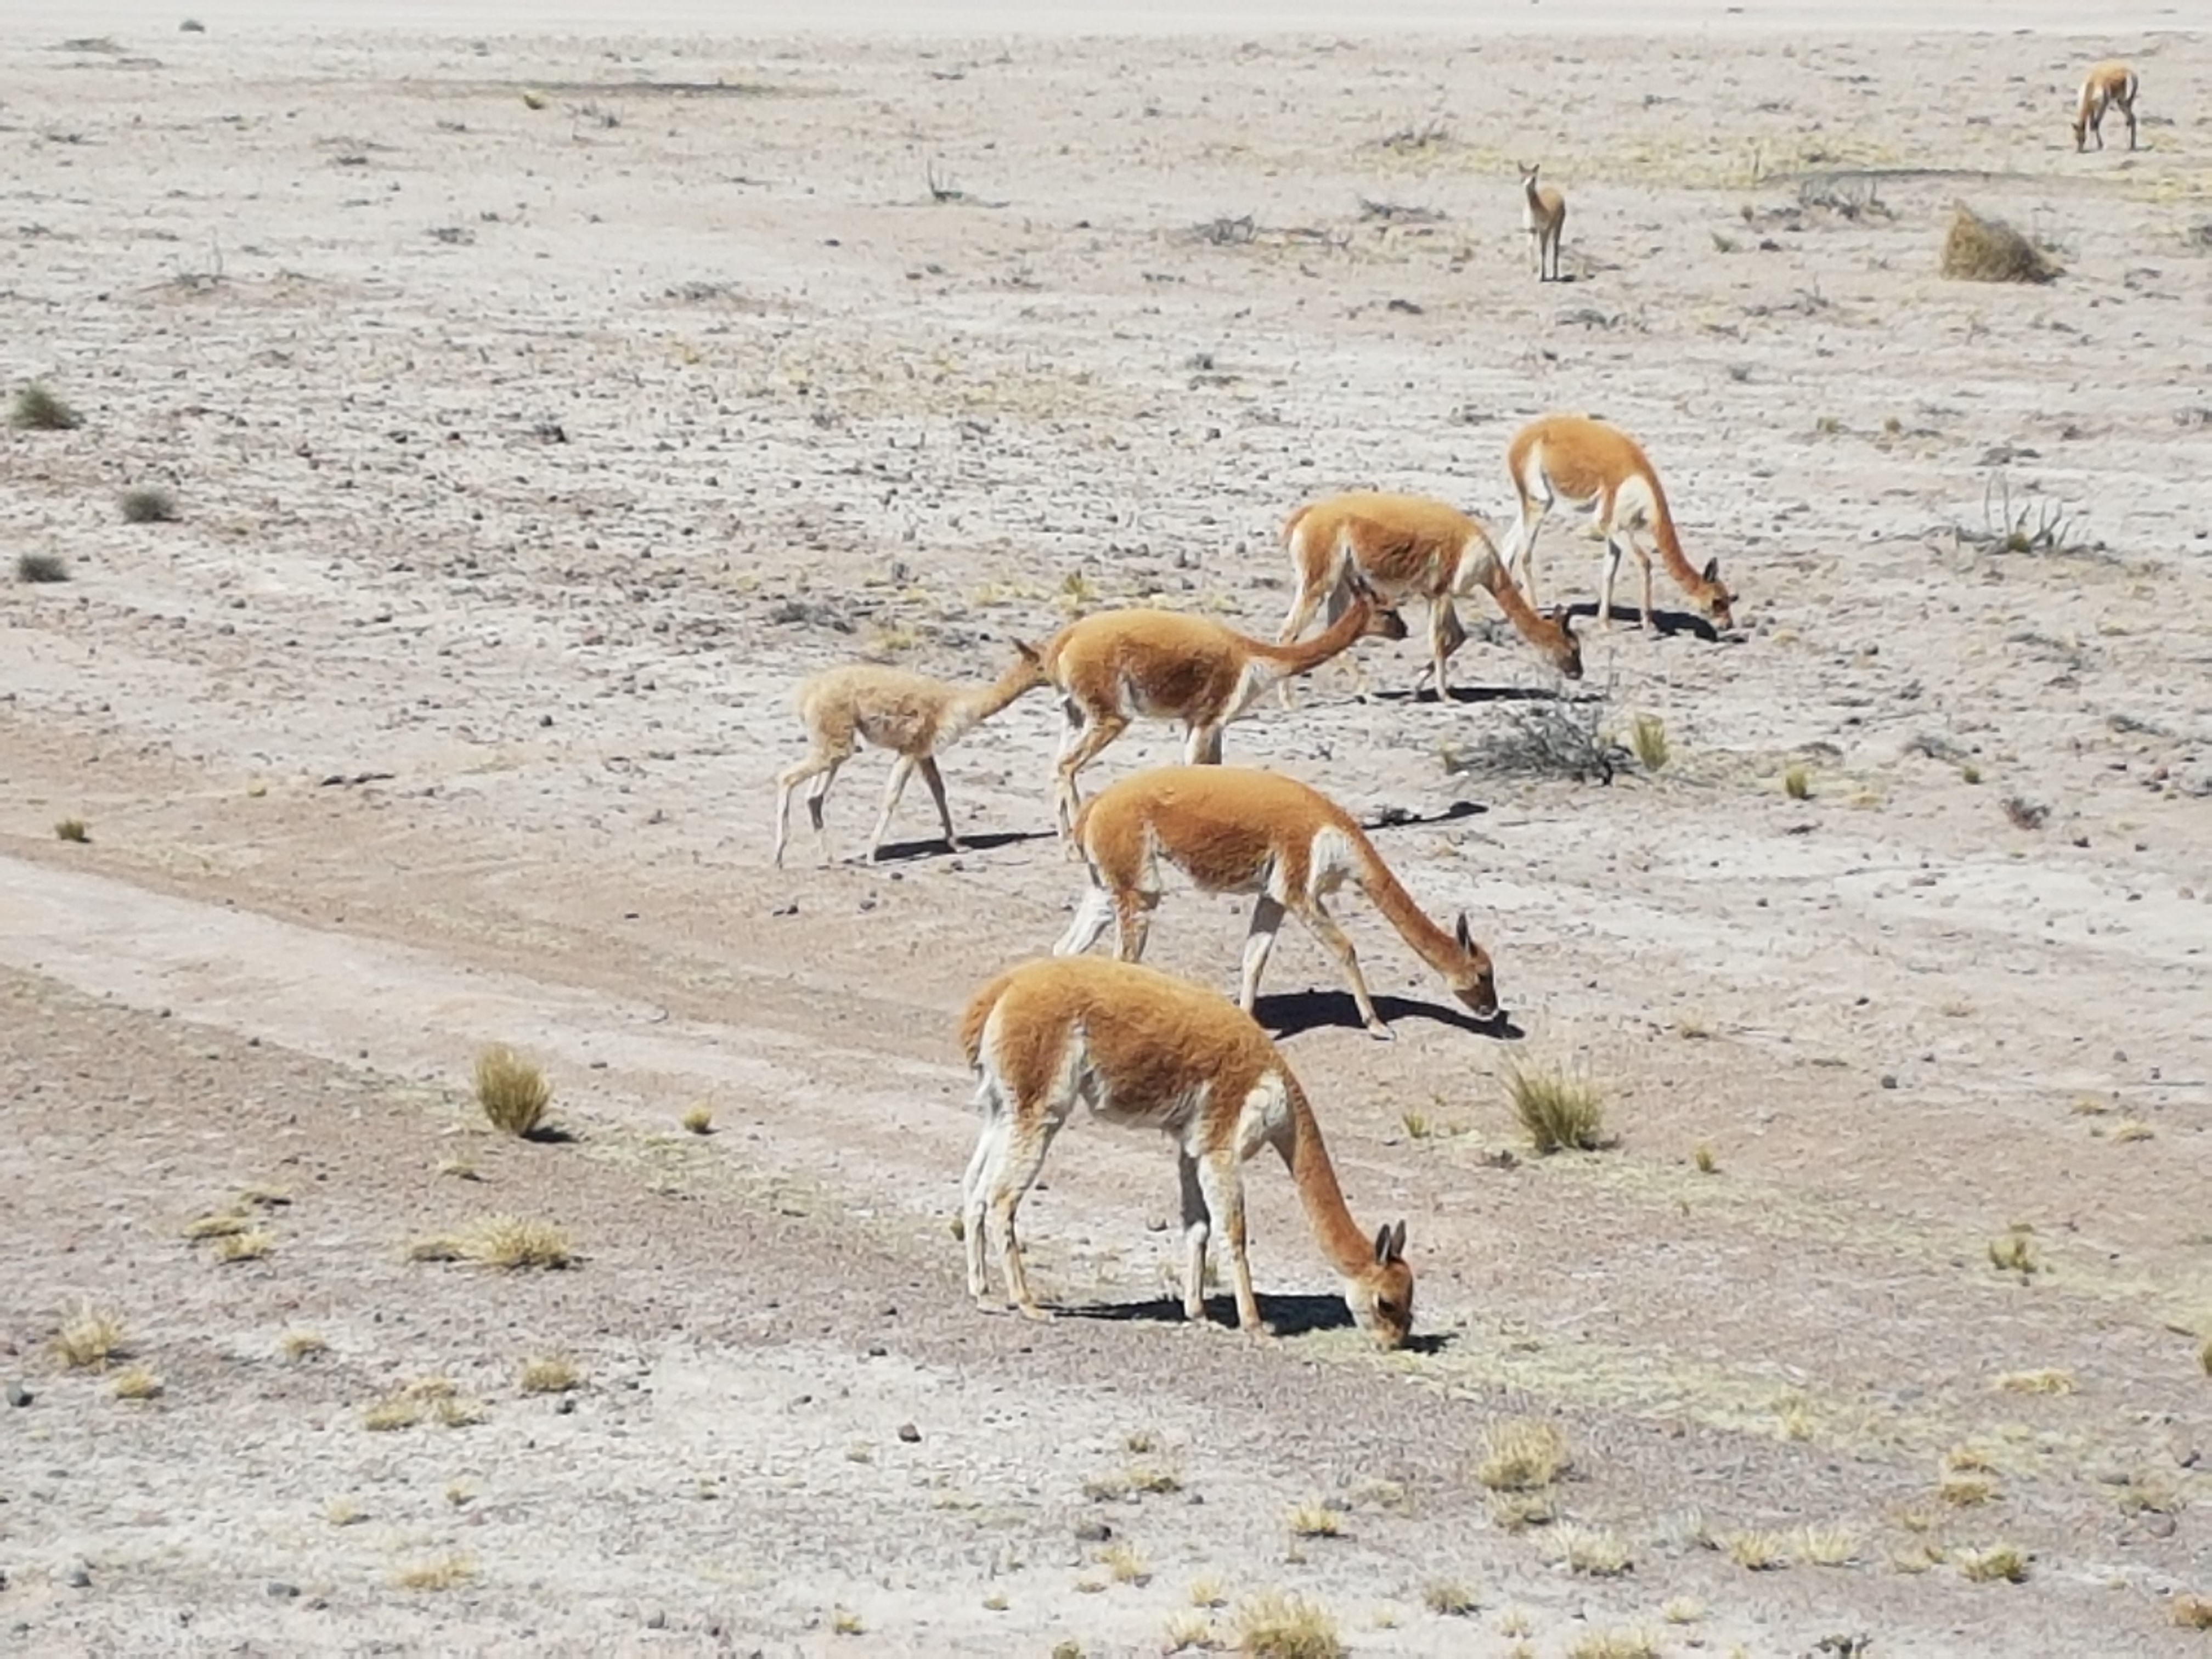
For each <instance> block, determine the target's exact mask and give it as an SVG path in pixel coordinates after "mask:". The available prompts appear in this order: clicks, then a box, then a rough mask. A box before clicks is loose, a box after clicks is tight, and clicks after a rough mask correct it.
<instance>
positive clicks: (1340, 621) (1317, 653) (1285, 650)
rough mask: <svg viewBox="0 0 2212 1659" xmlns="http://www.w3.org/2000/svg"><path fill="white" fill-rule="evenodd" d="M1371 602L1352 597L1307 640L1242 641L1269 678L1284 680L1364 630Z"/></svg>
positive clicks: (1340, 648)
mask: <svg viewBox="0 0 2212 1659" xmlns="http://www.w3.org/2000/svg"><path fill="white" fill-rule="evenodd" d="M1373 615H1374V606H1373V605H1372V604H1371V603H1370V601H1368V600H1365V599H1354V600H1353V601H1352V605H1351V606H1350V608H1349V609H1347V610H1346V611H1345V613H1344V614H1343V615H1342V616H1341V617H1338V618H1337V619H1336V620H1335V621H1334V622H1333V623H1330V624H1329V625H1328V627H1327V628H1326V629H1322V631H1321V632H1320V633H1318V634H1316V635H1314V636H1313V638H1311V639H1310V640H1304V641H1300V642H1299V643H1297V644H1296V645H1269V644H1268V643H1267V641H1264V640H1248V641H1245V643H1246V645H1247V646H1248V647H1249V649H1250V651H1251V653H1252V655H1253V657H1254V658H1255V659H1257V660H1258V661H1259V662H1261V663H1262V664H1264V665H1265V668H1266V672H1267V675H1268V677H1269V678H1273V679H1279V680H1286V679H1288V678H1290V677H1291V675H1293V674H1303V673H1305V672H1306V671H1308V670H1310V669H1315V668H1318V667H1320V666H1321V665H1322V664H1323V663H1325V662H1327V661H1328V659H1330V658H1331V657H1334V656H1335V655H1336V654H1337V653H1339V652H1340V651H1343V650H1346V649H1347V648H1348V647H1350V646H1351V645H1352V642H1353V641H1356V640H1358V638H1359V636H1360V635H1362V634H1364V633H1365V632H1366V631H1367V623H1368V621H1369V619H1370V617H1372V616H1373Z"/></svg>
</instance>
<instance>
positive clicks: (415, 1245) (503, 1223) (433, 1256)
mask: <svg viewBox="0 0 2212 1659" xmlns="http://www.w3.org/2000/svg"><path fill="white" fill-rule="evenodd" d="M407 1259H408V1260H409V1261H473V1262H476V1263H477V1265H478V1266H480V1267H501V1268H506V1269H508V1270H513V1269H517V1268H522V1267H543V1268H548V1269H550V1268H557V1267H568V1266H569V1265H571V1264H572V1263H573V1262H574V1261H575V1259H576V1258H575V1255H574V1251H573V1250H572V1249H570V1248H569V1244H568V1234H566V1233H565V1232H563V1231H561V1229H560V1228H558V1227H556V1226H555V1225H553V1224H552V1223H551V1222H550V1221H539V1220H537V1219H534V1218H530V1217H526V1216H514V1215H487V1216H480V1217H478V1218H477V1219H476V1220H474V1221H471V1222H470V1223H469V1224H468V1225H466V1226H465V1227H462V1228H461V1229H459V1231H455V1232H451V1233H437V1234H433V1235H431V1236H429V1237H424V1238H418V1239H415V1240H413V1241H412V1242H411V1243H409V1245H408V1246H407Z"/></svg>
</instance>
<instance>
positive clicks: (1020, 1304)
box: [986, 1110, 1060, 1319]
mask: <svg viewBox="0 0 2212 1659" xmlns="http://www.w3.org/2000/svg"><path fill="white" fill-rule="evenodd" d="M1009 1121H1010V1123H1011V1126H1012V1127H1010V1128H1009V1130H1008V1132H1007V1134H1006V1139H1005V1142H1004V1146H1003V1150H1002V1151H1001V1152H1000V1156H999V1157H997V1158H994V1160H993V1167H992V1169H991V1170H990V1173H989V1176H988V1178H987V1185H988V1188H989V1197H988V1200H987V1206H986V1211H987V1215H988V1217H989V1220H990V1227H991V1235H992V1243H994V1244H996V1245H997V1246H998V1247H999V1266H1000V1272H1001V1273H1004V1274H1005V1276H1006V1294H1007V1295H1008V1296H1009V1297H1012V1298H1013V1304H1014V1305H1015V1306H1016V1307H1017V1308H1019V1309H1020V1310H1022V1311H1023V1312H1024V1314H1027V1315H1028V1316H1030V1318H1031V1319H1048V1318H1050V1317H1051V1316H1050V1315H1049V1314H1048V1313H1046V1312H1045V1310H1043V1309H1042V1308H1041V1307H1039V1306H1038V1305H1037V1299H1036V1296H1035V1294H1034V1293H1032V1292H1031V1291H1030V1279H1029V1274H1028V1273H1026V1272H1024V1269H1023V1267H1022V1247H1021V1245H1020V1244H1019V1243H1018V1242H1017V1241H1016V1239H1015V1237H1014V1212H1015V1211H1016V1210H1018V1208H1020V1207H1021V1202H1022V1199H1023V1197H1024V1195H1025V1194H1027V1193H1028V1192H1029V1189H1030V1187H1032V1186H1033V1185H1035V1184H1036V1178H1037V1171H1038V1170H1042V1169H1043V1168H1044V1155H1045V1152H1047V1150H1048V1149H1049V1148H1050V1146H1052V1137H1053V1133H1054V1131H1055V1130H1056V1129H1058V1128H1059V1127H1060V1125H1059V1123H1058V1121H1056V1120H1054V1119H1053V1118H1051V1117H1040V1118H1038V1119H1036V1120H1034V1121H1030V1122H1024V1121H1023V1114H1022V1113H1020V1112H1019V1111H1018V1110H1017V1111H1014V1112H1012V1113H1010V1114H1009Z"/></svg>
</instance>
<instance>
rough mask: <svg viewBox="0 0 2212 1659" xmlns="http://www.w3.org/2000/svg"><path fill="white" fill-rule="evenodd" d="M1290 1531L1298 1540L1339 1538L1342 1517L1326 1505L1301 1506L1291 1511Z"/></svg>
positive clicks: (1341, 1531) (1342, 1527)
mask: <svg viewBox="0 0 2212 1659" xmlns="http://www.w3.org/2000/svg"><path fill="white" fill-rule="evenodd" d="M1291 1532H1292V1533H1293V1534H1296V1535H1297V1536H1298V1537H1300V1538H1336V1537H1340V1536H1341V1535H1342V1534H1343V1532H1344V1517H1343V1516H1340V1515H1339V1514H1338V1513H1337V1512H1336V1511H1335V1510H1333V1509H1331V1508H1329V1507H1328V1505H1327V1504H1299V1505H1298V1507H1297V1508H1296V1509H1294V1510H1291Z"/></svg>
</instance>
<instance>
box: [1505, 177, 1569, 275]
mask: <svg viewBox="0 0 2212 1659" xmlns="http://www.w3.org/2000/svg"><path fill="white" fill-rule="evenodd" d="M1516 166H1518V167H1520V169H1521V228H1522V229H1523V230H1525V231H1526V232H1528V260H1529V263H1530V264H1533V265H1534V267H1535V268H1536V280H1537V281H1538V282H1540V283H1542V282H1553V283H1556V282H1557V281H1559V237H1560V235H1561V234H1562V233H1563V232H1565V229H1566V228H1567V198H1566V197H1564V196H1562V195H1560V194H1559V191H1556V190H1553V188H1552V187H1551V186H1550V185H1540V184H1538V183H1537V182H1536V174H1537V173H1539V172H1540V171H1541V169H1542V167H1543V163H1542V162H1541V161H1539V162H1534V163H1530V162H1527V161H1522V162H1517V163H1516Z"/></svg>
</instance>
